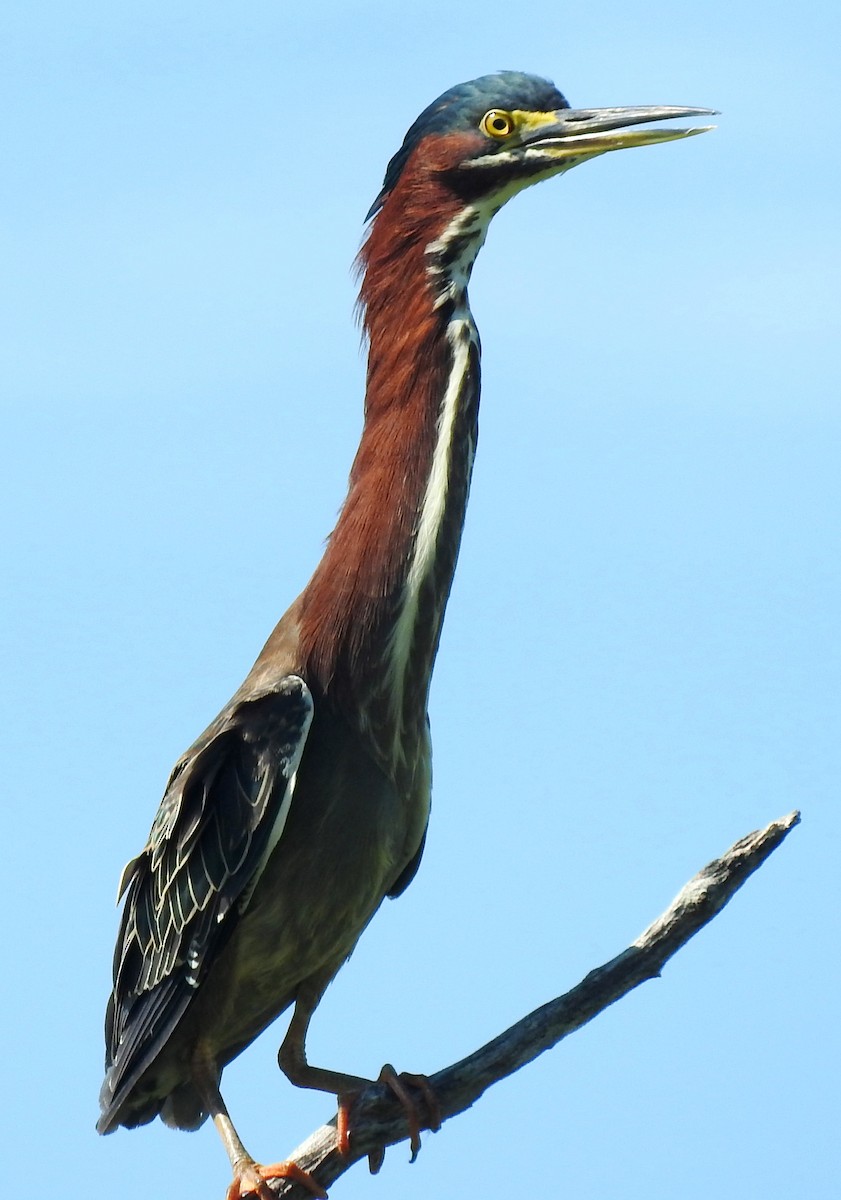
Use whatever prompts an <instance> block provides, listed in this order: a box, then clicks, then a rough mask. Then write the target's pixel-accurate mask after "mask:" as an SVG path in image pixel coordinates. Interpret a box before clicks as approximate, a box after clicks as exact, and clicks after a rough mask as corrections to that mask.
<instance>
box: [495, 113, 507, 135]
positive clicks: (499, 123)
mask: <svg viewBox="0 0 841 1200" xmlns="http://www.w3.org/2000/svg"><path fill="white" fill-rule="evenodd" d="M505 126H506V120H505V117H494V119H493V127H494V129H495V130H496V131H497V132H498V133H502V131H503V130H504V129H505Z"/></svg>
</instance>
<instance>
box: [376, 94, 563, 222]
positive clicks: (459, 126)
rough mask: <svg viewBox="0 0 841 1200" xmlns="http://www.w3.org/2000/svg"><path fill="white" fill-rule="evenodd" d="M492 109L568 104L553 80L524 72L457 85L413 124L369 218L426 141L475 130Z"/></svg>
mask: <svg viewBox="0 0 841 1200" xmlns="http://www.w3.org/2000/svg"><path fill="white" fill-rule="evenodd" d="M491 108H501V109H508V110H512V109H523V110H525V111H527V112H553V111H555V110H556V109H558V108H569V105H568V104H567V102H566V100H565V99H564V97H563V96H562V95H561V93H560V92H559V91H558V89H557V88H556V87H555V85H554V83H552V82H550V80H548V79H541V78H540V77H539V76H537V75H525V74H524V73H523V72H522V71H497V72H496V74H494V75H480V76H479V78H478V79H471V80H469V81H468V82H467V83H459V84H457V85H456V86H455V87H452V88H450V89H449V91H446V92H444V93H443V95H441V96H439V97H438V99H437V100H433V102H432V104H430V105H429V107H428V108H425V109H424V110H423V112H422V113H421V115H420V116H419V117H418V118H417V120H416V121H415V122H414V123H413V124H412V126H411V127H410V129H409V131H408V133H407V134H406V136H405V138H404V139H403V145H402V146H401V147H400V149H399V150H398V151H397V153H396V154H395V155H394V157H393V158H392V160H391V162H390V163H389V164H388V168H387V169H386V173H385V179H384V180H383V186H382V191H381V192H380V194H379V196H377V198H376V200H375V201H374V203H373V204H372V205H371V209H370V211H369V213H368V217H367V218H366V219H370V218H371V217H373V216H374V214H375V213H376V212H378V211H379V209H380V208H381V207H382V203H383V201H384V200H385V198H386V196H387V195H388V193H389V192H390V191H391V190H392V189H393V187H394V186H395V184H396V183H397V180H398V179H399V178H400V175H401V173H402V171H403V168H404V167H405V165H406V163H407V162H408V159H409V156H410V155H411V153H412V151H413V150H414V149H415V147H416V146H417V145H418V143H419V142H420V141H422V140H423V138H425V137H428V136H429V135H430V134H436V133H438V134H443V133H458V132H460V131H466V130H468V129H475V128H476V127H477V126H478V124H479V122H480V121H481V119H482V117H483V116H484V115H485V113H486V112H487V111H488V110H489V109H491Z"/></svg>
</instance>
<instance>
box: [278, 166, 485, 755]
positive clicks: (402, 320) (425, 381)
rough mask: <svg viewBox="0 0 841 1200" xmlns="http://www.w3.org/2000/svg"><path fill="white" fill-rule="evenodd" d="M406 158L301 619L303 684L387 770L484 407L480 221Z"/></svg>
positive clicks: (434, 628) (443, 584)
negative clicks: (350, 426) (326, 701)
mask: <svg viewBox="0 0 841 1200" xmlns="http://www.w3.org/2000/svg"><path fill="white" fill-rule="evenodd" d="M415 159H421V161H411V162H410V163H409V164H407V167H406V169H405V170H404V172H403V175H402V176H401V179H400V180H399V181H398V184H397V186H396V187H395V189H394V191H393V192H392V193H391V194H390V195H389V196H388V198H387V199H386V201H385V203H384V205H383V208H382V210H381V212H380V213H379V214H378V215H377V217H376V218H375V219H374V222H373V224H372V226H371V229H370V232H369V235H368V238H367V240H366V242H365V244H364V246H363V249H362V252H361V254H360V265H361V269H362V273H363V277H362V285H361V290H360V305H361V309H362V314H363V329H364V332H365V335H366V337H367V340H368V368H367V385H366V393H365V421H364V428H363V432H362V439H361V442H360V445H359V448H358V450H357V453H356V457H355V460H354V463H353V467H352V469H351V473H350V480H349V489H348V494H347V498H346V500H345V503H344V505H343V507H342V510H341V513H340V515H339V519H338V522H337V524H336V527H335V529H334V531H333V533H332V535H331V537H330V539H329V542H328V545H327V548H326V551H325V554H324V557H323V558H322V560H321V562H320V564H319V566H318V567H317V568H316V571H315V573H314V575H313V577H312V579H311V580H310V583H309V584H308V586H307V588H306V589H305V591H304V592H303V593H302V595H301V596H300V598H299V601H298V606H297V607H298V614H297V615H298V624H299V630H300V650H301V661H302V666H304V667H305V669H306V671H307V675H308V678H309V679H310V683H311V686H315V688H316V690H317V691H320V692H321V693H322V694H323V695H326V696H330V697H332V698H333V699H334V700H335V702H336V703H337V704H338V706H339V707H340V708H341V709H342V710H343V712H344V713H345V715H346V716H347V717H348V719H350V720H351V721H352V722H354V723H355V724H356V725H357V726H364V727H365V731H366V732H367V733H368V734H369V735H370V736H372V738H373V740H374V741H375V743H376V746H377V748H378V750H379V752H380V753H381V754H382V757H383V758H385V759H388V758H389V756H390V755H391V754H393V753H394V752H395V751H397V753H399V745H398V743H399V742H400V738H401V732H403V731H406V730H407V729H408V728H409V727H410V726H415V727H416V726H417V724H418V722H425V719H426V716H425V714H426V699H427V693H428V689H429V681H430V678H431V673H432V666H433V663H434V659H435V653H436V650H437V647H438V640H439V637H440V631H441V624H442V621H443V616H444V609H445V606H446V602H447V597H448V595H449V591H450V586H451V583H452V579H453V573H454V571H455V565H456V559H457V556H458V549H459V544H460V540H461V531H462V526H463V523H464V516H465V510H466V506H467V497H468V491H469V485H470V475H471V470H472V465H473V453H474V449H475V442H476V433H477V417H478V405H479V342H478V334H477V332H476V328H475V325H474V324H473V320H472V317H471V314H470V310H469V307H468V302H467V282H468V279H469V275H470V269H471V268H472V264H473V260H474V258H475V255H476V253H477V252H478V249H479V247H480V246H481V244H482V241H483V240H484V233H485V227H486V224H487V217H486V215H485V214H484V213H482V212H480V211H479V210H478V209H476V208H475V207H474V206H467V207H466V206H465V205H464V203H463V202H462V201H460V200H459V199H458V198H457V197H455V196H453V194H452V193H451V192H450V191H449V190H448V189H447V187H446V186H445V185H444V184H443V183H442V182H436V181H435V180H436V178H437V176H436V173H435V172H434V171H433V170H431V166H432V164H430V163H429V162H428V161H422V156H421V155H420V154H417V155H416V156H415Z"/></svg>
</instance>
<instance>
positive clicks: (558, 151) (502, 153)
mask: <svg viewBox="0 0 841 1200" xmlns="http://www.w3.org/2000/svg"><path fill="white" fill-rule="evenodd" d="M713 112H714V110H713V109H708V108H680V107H663V106H652V107H644V108H586V109H575V108H570V106H569V104H568V103H567V101H566V99H565V98H564V96H563V95H562V94H561V93H560V92H559V91H558V89H557V88H556V87H555V86H554V84H552V83H550V82H549V81H548V80H546V79H540V78H538V77H537V76H535V75H524V74H522V73H521V72H519V71H500V72H498V73H497V74H495V75H483V76H481V77H480V78H479V79H473V80H471V81H470V82H469V83H462V84H459V85H458V86H457V87H454V88H450V90H449V91H447V92H444V94H443V95H442V96H439V97H438V99H437V100H435V101H434V102H433V103H432V104H430V105H429V107H428V108H426V109H424V111H423V112H422V113H421V114H420V116H419V117H418V118H417V120H416V121H415V122H414V124H413V125H412V126H411V128H410V129H409V131H408V133H407V134H406V137H405V139H404V142H403V145H402V146H401V147H400V149H399V150H398V152H397V153H396V154H395V155H394V157H393V158H392V160H391V162H390V163H389V164H388V169H387V171H386V175H385V181H384V183H383V188H382V191H381V192H380V194H379V196H377V199H376V200H375V201H374V203H373V205H372V206H371V209H370V211H369V213H368V217H369V218H371V217H374V216H376V215H377V213H379V212H380V211H381V210H382V209H383V208H384V207H385V206H386V204H387V202H388V200H389V197H390V196H392V195H393V194H394V193H395V192H398V191H400V190H401V189H400V184H401V182H406V181H407V180H408V179H410V178H411V179H412V180H413V182H414V183H415V185H418V184H420V185H421V186H422V185H424V184H425V185H426V186H427V187H430V186H431V185H438V186H439V187H440V186H443V187H444V188H445V189H446V190H448V191H449V192H450V193H451V194H452V196H453V198H454V200H460V201H461V202H463V203H464V204H477V203H478V204H482V205H483V206H484V205H488V206H490V207H492V208H493V210H494V211H496V209H498V208H499V207H500V206H501V205H502V204H504V203H505V201H506V200H508V199H509V198H510V197H511V196H513V195H515V194H516V193H517V192H519V191H521V190H522V189H523V188H525V187H528V186H529V185H530V184H533V183H537V182H539V181H540V180H542V179H548V178H550V177H551V176H552V175H558V174H560V173H561V172H563V171H568V170H569V169H570V168H571V167H574V166H577V165H578V164H579V163H582V162H586V161H587V159H590V158H595V157H596V156H597V155H599V154H606V153H607V152H608V151H610V150H624V149H626V148H628V147H631V146H648V145H651V144H653V143H655V142H669V141H673V140H674V139H676V138H684V137H690V136H692V135H693V134H696V133H702V132H703V131H704V129H706V128H709V126H704V127H702V128H698V127H695V128H689V129H673V128H671V129H670V128H662V127H661V128H658V129H632V128H629V127H630V126H637V125H641V124H646V123H648V122H655V121H663V120H669V119H672V120H679V119H681V118H685V117H698V116H709V115H712V114H713Z"/></svg>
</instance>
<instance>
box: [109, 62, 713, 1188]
mask: <svg viewBox="0 0 841 1200" xmlns="http://www.w3.org/2000/svg"><path fill="white" fill-rule="evenodd" d="M713 112H714V110H712V109H705V108H687V107H676V106H644V107H626V108H588V109H574V108H571V107H570V105H569V103H568V102H567V100H566V99H565V98H564V96H563V95H562V94H561V92H559V91H558V90H557V88H556V87H555V85H554V84H553V83H551V82H550V81H548V80H546V79H542V78H539V77H537V76H534V75H529V74H524V73H521V72H517V71H500V72H497V73H494V74H490V75H484V76H481V77H480V78H478V79H473V80H471V81H469V82H467V83H462V84H459V85H458V86H456V87H453V88H450V89H449V90H448V91H446V92H444V93H443V94H442V95H441V96H439V97H438V99H437V100H435V101H434V102H433V103H432V104H430V105H429V106H428V107H427V108H426V109H424V111H423V112H422V113H421V114H420V116H419V117H418V118H417V120H415V121H414V123H413V124H412V125H411V127H410V128H409V130H408V132H407V134H406V136H405V139H404V141H403V144H402V146H401V147H400V149H399V150H398V151H397V153H396V154H395V155H394V156H393V158H392V159H391V161H390V162H389V164H388V167H387V170H386V172H385V178H384V182H383V185H382V188H381V190H380V192H379V194H378V195H377V197H376V199H375V200H374V203H373V205H372V206H371V208H370V210H369V212H368V214H367V217H366V234H365V238H364V241H363V244H362V249H361V251H360V255H359V269H360V276H361V286H360V296H359V304H360V311H361V314H362V326H363V332H364V336H365V339H366V342H367V373H366V388H365V401H364V424H363V432H362V435H361V440H360V444H359V447H358V449H357V451H356V455H355V458H354V460H353V464H352V468H351V471H350V476H349V481H348V491H347V496H346V498H345V500H344V503H343V505H342V507H341V509H340V512H339V515H338V517H337V521H336V524H335V527H334V529H333V532H332V534H331V535H330V537H329V538H328V540H327V543H326V547H325V550H324V554H323V557H322V559H321V561H320V562H319V564H318V565H317V567H316V569H315V572H314V574H313V576H312V578H311V579H310V581H309V582H308V584H307V585H306V587H305V588H304V590H303V591H302V592H301V594H300V595H299V596H298V597H297V599H296V600H294V601H293V603H292V604H291V606H290V607H289V609H288V610H287V611H286V613H285V614H284V615H283V616H282V618H281V619H280V621H279V623H278V624H277V626H276V627H275V629H274V631H273V632H272V634H271V635H270V637H269V639H268V641H267V642H266V644H265V646H264V648H263V650H262V651H261V653H260V654H259V656H258V658H257V660H256V662H255V663H254V666H253V667H252V668H251V670H250V672H249V673H248V675H247V677H246V678H245V680H244V682H243V683H242V685H241V686H240V688H239V689H238V690H237V692H236V693H235V694H234V696H233V697H232V699H231V700H230V701H229V703H228V704H226V705H225V707H224V708H223V709H222V711H221V712H220V713H219V715H218V716H217V717H216V718H215V720H213V721H212V722H211V724H210V725H209V726H208V728H207V729H206V730H205V732H204V733H202V734H201V736H200V737H199V738H198V739H197V740H196V742H195V743H194V744H193V745H192V746H191V747H190V748H189V750H187V751H186V753H185V754H184V755H183V756H182V757H181V758H180V759H179V760H178V762H177V763H176V765H175V767H174V769H173V771H172V774H171V776H170V778H169V781H168V783H167V786H166V790H165V792H164V796H163V800H162V801H161V804H160V807H159V809H158V811H157V814H156V816H155V818H154V821H153V824H152V828H151V832H150V834H149V838H148V841H147V843H146V845H145V846H144V848H143V850H142V851H141V852H140V854H139V855H137V857H135V858H133V859H132V860H131V862H129V864H128V865H127V867H126V868H125V870H124V872H123V875H122V878H121V881H120V886H119V894H118V899H119V898H120V897H122V898H124V905H123V910H122V915H121V921H120V927H119V933H118V936H117V944H116V949H115V954H114V964H113V990H112V992H111V995H110V998H109V1001H108V1007H107V1013H106V1021H105V1041H106V1064H105V1065H106V1075H105V1082H104V1084H103V1086H102V1091H101V1095H100V1105H101V1116H100V1119H99V1122H98V1126H97V1128H98V1129H99V1131H100V1132H101V1133H109V1132H111V1131H113V1130H114V1129H116V1128H117V1127H119V1126H125V1127H128V1128H132V1127H135V1126H138V1125H141V1124H144V1123H146V1122H149V1121H151V1120H153V1119H154V1118H156V1117H158V1116H160V1117H161V1118H162V1119H163V1121H164V1122H165V1123H166V1124H167V1125H170V1126H172V1127H175V1128H179V1129H187V1130H189V1129H195V1128H198V1126H199V1125H201V1124H202V1123H203V1122H204V1121H205V1120H206V1119H207V1118H208V1117H210V1118H211V1119H212V1120H213V1122H214V1124H215V1125H216V1127H217V1130H218V1132H219V1134H220V1136H221V1139H222V1142H223V1144H224V1146H225V1149H226V1151H227V1153H228V1156H229V1159H230V1164H231V1171H232V1176H233V1178H232V1182H231V1184H230V1187H229V1189H228V1200H242V1198H243V1197H245V1196H248V1195H252V1194H253V1195H257V1196H259V1197H261V1200H269V1198H270V1197H271V1196H272V1195H273V1194H274V1193H273V1192H272V1191H271V1189H270V1188H269V1186H268V1182H267V1181H268V1180H270V1179H272V1178H282V1177H288V1178H292V1179H298V1180H299V1181H300V1182H302V1183H304V1184H305V1185H306V1186H307V1187H308V1188H309V1190H310V1191H312V1192H313V1194H316V1195H325V1194H326V1193H324V1192H323V1190H322V1189H321V1188H320V1186H319V1185H318V1184H317V1183H316V1181H315V1180H314V1179H313V1178H312V1177H311V1176H310V1175H308V1174H307V1173H306V1172H304V1171H302V1169H301V1168H299V1167H298V1166H297V1164H295V1163H293V1162H280V1163H275V1164H272V1165H265V1164H262V1163H260V1162H258V1161H256V1160H255V1159H254V1158H252V1157H251V1155H250V1154H249V1153H248V1152H247V1151H246V1149H245V1147H244V1145H243V1143H242V1141H241V1140H240V1137H239V1134H238V1132H237V1130H236V1128H235V1126H234V1124H233V1121H232V1119H231V1117H230V1115H229V1113H228V1110H227V1108H226V1106H225V1103H224V1100H223V1099H222V1095H221V1091H220V1085H221V1077H222V1071H223V1069H224V1067H225V1066H226V1065H227V1064H228V1063H229V1062H231V1060H232V1059H234V1058H236V1057H237V1055H239V1054H240V1053H241V1052H242V1051H243V1050H244V1049H245V1048H246V1047H247V1046H248V1045H249V1044H250V1043H251V1042H252V1041H253V1040H254V1039H255V1038H256V1037H257V1036H258V1034H260V1033H261V1032H262V1031H263V1030H264V1029H265V1028H266V1027H267V1026H268V1025H269V1024H271V1023H272V1022H273V1021H274V1020H275V1019H276V1018H277V1017H278V1016H280V1014H282V1013H284V1012H286V1011H287V1010H288V1009H290V1008H291V1009H292V1015H291V1018H290V1019H289V1024H288V1028H287V1030H286V1033H285V1035H284V1037H283V1040H282V1043H281V1046H280V1050H279V1053H278V1062H279V1065H280V1067H281V1069H282V1071H283V1072H284V1073H285V1075H286V1076H287V1077H288V1079H289V1080H290V1081H291V1082H292V1083H293V1084H296V1085H298V1086H300V1087H304V1088H314V1089H317V1090H320V1091H325V1092H329V1093H332V1094H334V1095H336V1096H337V1097H338V1104H339V1121H338V1134H337V1137H338V1148H339V1150H340V1151H341V1152H342V1153H344V1154H347V1153H348V1152H349V1146H350V1142H351V1138H352V1130H351V1129H350V1128H349V1124H348V1121H349V1118H348V1113H349V1111H350V1103H351V1101H352V1099H353V1098H354V1097H355V1096H356V1095H358V1093H359V1092H360V1090H361V1089H364V1088H365V1087H368V1086H369V1085H370V1083H371V1080H369V1079H367V1078H363V1077H360V1076H356V1075H352V1074H349V1073H347V1072H344V1071H340V1070H332V1069H328V1068H324V1067H319V1066H314V1065H311V1064H310V1063H309V1062H308V1060H307V1056H306V1037H307V1030H308V1027H309V1025H310V1021H311V1019H312V1016H313V1014H314V1012H315V1010H316V1007H317V1006H318V1004H319V1001H320V1000H321V998H322V996H323V994H324V992H325V990H326V988H327V987H328V985H329V984H330V982H331V981H332V980H333V978H334V977H335V975H336V974H337V972H338V971H339V969H340V968H341V966H342V965H343V963H344V962H345V961H346V960H347V959H348V958H349V956H350V954H351V952H352V951H353V949H354V947H355V945H356V943H357V941H358V939H359V937H360V935H361V934H362V932H363V930H364V929H365V927H366V926H367V924H368V922H369V921H370V920H371V918H372V917H373V916H374V914H375V913H376V911H377V909H378V908H379V907H380V905H381V903H382V901H383V900H384V899H385V898H386V897H392V898H393V897H397V896H399V895H400V894H401V893H402V892H403V891H404V890H405V889H406V887H407V886H408V885H409V883H410V882H411V880H412V878H413V877H414V875H415V873H416V871H417V870H418V866H419V863H420V860H421V856H422V854H423V849H424V842H425V838H426V830H427V823H428V820H429V812H430V793H431V743H430V728H429V719H428V715H427V708H428V696H429V690H430V681H431V678H432V671H433V665H434V662H435V658H436V653H437V650H438V644H439V639H440V635H441V628H442V622H443V618H444V611H445V607H446V604H447V599H448V596H449V592H450V587H451V584H452V580H453V575H454V571H455V568H456V560H457V557H458V554H459V546H460V542H461V535H462V528H463V525H464V519H465V511H466V506H467V500H468V492H469V489H470V479H471V472H472V467H473V459H474V453H475V449H476V439H477V419H478V408H479V390H480V345H479V335H478V332H477V329H476V325H475V323H474V320H473V317H472V315H471V311H470V307H469V303H468V283H469V280H470V275H471V271H472V268H473V264H474V261H475V259H476V255H477V253H478V251H479V249H480V248H481V246H482V244H483V242H484V240H485V236H486V233H487V230H488V225H489V223H490V221H491V219H492V218H493V216H494V215H495V214H496V213H497V212H498V211H499V209H500V208H501V207H502V206H503V205H504V204H505V203H506V202H507V201H508V200H510V199H511V198H512V197H513V196H515V195H516V194H517V193H518V192H521V191H523V190H524V189H525V188H528V187H531V186H532V185H534V184H536V183H539V182H541V181H543V180H547V179H550V178H551V177H553V176H555V175H561V174H563V173H564V172H566V171H568V170H570V169H571V168H572V167H575V166H578V165H579V164H581V163H584V162H587V161H589V160H590V159H592V158H596V157H597V156H599V155H602V154H605V153H608V152H611V151H614V150H621V149H625V148H630V147H634V146H646V145H651V144H653V143H657V142H667V141H672V140H676V139H680V138H685V137H689V136H692V135H694V134H697V133H701V132H703V131H704V130H705V129H706V128H709V126H690V127H668V126H662V125H659V124H657V123H658V122H661V121H664V120H672V119H675V120H682V119H686V118H695V117H702V116H708V115H712V114H713ZM642 125H645V126H648V127H646V128H638V127H639V126H642ZM652 125H653V127H652ZM381 1078H382V1079H384V1080H385V1082H386V1083H388V1084H389V1085H390V1086H391V1087H392V1088H393V1090H394V1091H395V1092H396V1093H397V1094H398V1095H399V1096H400V1098H401V1101H402V1102H403V1103H404V1104H405V1106H406V1108H407V1113H408V1116H409V1127H410V1129H411V1131H412V1140H413V1152H416V1145H417V1141H418V1139H417V1129H418V1127H419V1120H420V1118H419V1116H418V1113H417V1111H415V1112H414V1114H413V1112H412V1109H413V1108H415V1109H417V1100H416V1099H414V1098H413V1094H412V1083H413V1082H416V1081H420V1084H421V1088H422V1091H423V1092H424V1096H423V1097H422V1099H423V1102H424V1103H425V1104H427V1108H428V1110H432V1109H434V1097H432V1096H430V1095H429V1089H428V1087H426V1088H424V1084H423V1079H422V1077H414V1076H409V1075H406V1076H403V1077H400V1076H397V1075H396V1074H395V1073H394V1072H393V1070H391V1069H390V1068H384V1070H383V1072H382V1073H381ZM433 1120H434V1113H433V1112H432V1111H429V1117H428V1123H429V1124H430V1125H431V1124H432V1122H433Z"/></svg>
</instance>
